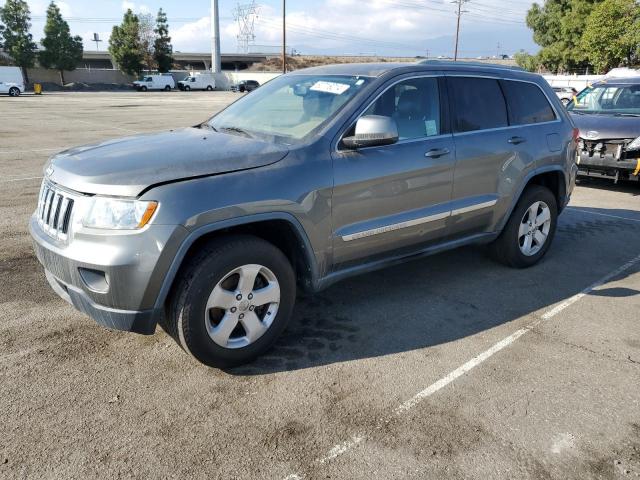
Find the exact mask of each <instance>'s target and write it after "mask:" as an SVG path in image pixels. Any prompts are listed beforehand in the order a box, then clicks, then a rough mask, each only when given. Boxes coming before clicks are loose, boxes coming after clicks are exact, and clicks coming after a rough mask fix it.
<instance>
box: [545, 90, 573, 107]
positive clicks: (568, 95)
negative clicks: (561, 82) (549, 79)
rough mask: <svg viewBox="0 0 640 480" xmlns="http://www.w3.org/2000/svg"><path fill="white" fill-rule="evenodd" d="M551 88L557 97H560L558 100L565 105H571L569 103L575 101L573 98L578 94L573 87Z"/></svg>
mask: <svg viewBox="0 0 640 480" xmlns="http://www.w3.org/2000/svg"><path fill="white" fill-rule="evenodd" d="M551 88H553V91H554V92H556V95H557V96H558V98H559V99H560V101H561V102H562V104H563V105H569V102H571V100H573V97H575V96H576V95H577V94H578V90H576V89H575V88H573V87H557V86H554V87H551Z"/></svg>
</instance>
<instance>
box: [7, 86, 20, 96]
mask: <svg viewBox="0 0 640 480" xmlns="http://www.w3.org/2000/svg"><path fill="white" fill-rule="evenodd" d="M9 96H11V97H19V96H20V89H19V88H17V87H11V88H10V89H9Z"/></svg>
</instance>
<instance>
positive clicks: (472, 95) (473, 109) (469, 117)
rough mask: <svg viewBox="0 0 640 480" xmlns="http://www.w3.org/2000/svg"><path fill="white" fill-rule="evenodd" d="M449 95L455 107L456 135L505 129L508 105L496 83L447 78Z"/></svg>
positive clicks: (474, 79)
mask: <svg viewBox="0 0 640 480" xmlns="http://www.w3.org/2000/svg"><path fill="white" fill-rule="evenodd" d="M449 95H450V96H451V98H452V99H453V104H454V105H455V118H454V126H455V131H456V132H472V131H476V130H486V129H490V128H501V127H506V126H508V124H509V122H508V118H507V105H506V103H505V100H504V95H502V89H501V88H500V84H499V83H498V80H494V79H492V78H474V77H449Z"/></svg>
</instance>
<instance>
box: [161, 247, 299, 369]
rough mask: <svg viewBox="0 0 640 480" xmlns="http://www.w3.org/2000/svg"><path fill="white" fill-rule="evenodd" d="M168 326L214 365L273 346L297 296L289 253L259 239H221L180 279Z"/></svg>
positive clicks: (234, 362)
mask: <svg viewBox="0 0 640 480" xmlns="http://www.w3.org/2000/svg"><path fill="white" fill-rule="evenodd" d="M176 285H177V286H176V287H175V289H174V291H173V294H172V297H171V300H170V304H169V307H168V311H167V315H166V319H165V323H166V325H165V329H166V330H167V332H168V333H169V334H170V335H172V336H173V337H174V339H176V341H177V342H178V343H179V344H180V345H181V346H182V348H183V349H184V350H186V351H187V352H189V353H191V355H193V356H194V357H195V358H196V359H197V360H199V361H200V362H202V363H204V364H205V365H209V366H212V367H223V368H224V367H233V366H236V365H241V364H244V363H247V362H249V361H251V360H253V359H254V358H255V357H257V356H258V355H260V354H262V353H263V352H265V351H266V350H267V349H269V348H270V347H271V346H272V345H273V343H274V342H275V341H276V339H277V338H278V336H279V335H280V334H281V333H282V331H283V330H284V329H285V327H286V326H287V323H288V322H289V318H290V317H291V312H292V310H293V305H294V302H295V296H296V283H295V276H294V273H293V269H292V267H291V264H290V263H289V261H288V260H287V257H285V255H284V254H283V253H282V252H281V251H280V250H279V249H277V248H276V247H275V246H273V245H272V244H270V243H268V242H265V241H264V240H261V239H259V238H255V237H250V236H232V237H225V238H221V239H219V240H216V241H214V242H212V243H211V244H209V245H208V246H207V247H205V248H204V249H203V250H202V251H200V252H199V253H198V254H197V255H195V256H194V257H193V258H192V259H191V260H190V261H189V263H188V264H187V265H186V266H185V268H184V269H183V270H182V272H181V274H180V276H179V278H178V279H177V280H176Z"/></svg>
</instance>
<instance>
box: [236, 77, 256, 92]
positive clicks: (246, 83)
mask: <svg viewBox="0 0 640 480" xmlns="http://www.w3.org/2000/svg"><path fill="white" fill-rule="evenodd" d="M259 86H260V84H259V83H258V82H257V81H256V80H240V81H239V82H238V83H237V84H236V85H232V86H231V91H232V92H240V93H244V92H252V91H253V90H255V89H256V88H258V87H259Z"/></svg>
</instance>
